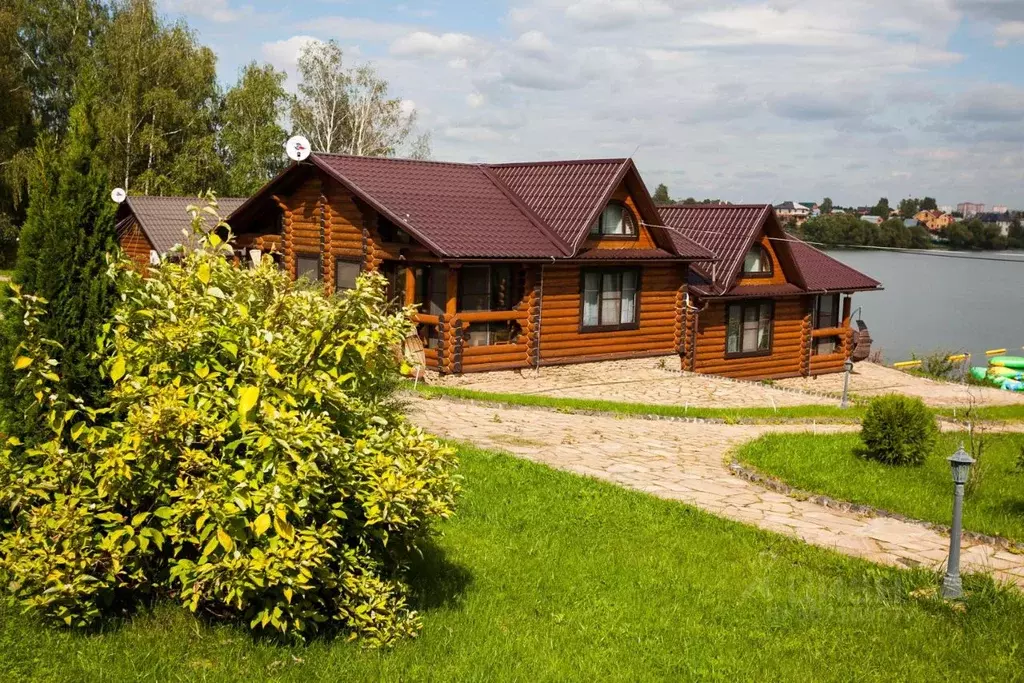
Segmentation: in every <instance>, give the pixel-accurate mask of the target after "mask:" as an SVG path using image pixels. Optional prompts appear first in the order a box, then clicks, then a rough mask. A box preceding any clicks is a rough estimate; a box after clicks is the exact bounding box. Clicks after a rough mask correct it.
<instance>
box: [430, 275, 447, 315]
mask: <svg viewBox="0 0 1024 683" xmlns="http://www.w3.org/2000/svg"><path fill="white" fill-rule="evenodd" d="M447 298H448V268H446V267H445V266H431V267H430V310H429V314H430V315H443V314H444V309H445V302H446V300H447Z"/></svg>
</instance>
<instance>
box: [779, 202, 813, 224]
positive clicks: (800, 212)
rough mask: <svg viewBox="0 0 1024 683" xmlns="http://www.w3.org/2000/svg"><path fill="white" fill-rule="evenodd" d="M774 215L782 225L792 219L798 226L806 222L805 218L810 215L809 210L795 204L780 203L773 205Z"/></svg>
mask: <svg viewBox="0 0 1024 683" xmlns="http://www.w3.org/2000/svg"><path fill="white" fill-rule="evenodd" d="M775 213H776V214H778V216H779V219H780V220H781V221H782V222H783V223H785V222H786V221H789V220H791V219H792V220H795V221H796V223H797V225H799V224H801V223H803V222H804V221H805V220H807V217H808V216H810V215H811V210H810V209H809V208H808V207H806V206H804V205H803V204H800V203H797V202H782V203H781V204H776V205H775Z"/></svg>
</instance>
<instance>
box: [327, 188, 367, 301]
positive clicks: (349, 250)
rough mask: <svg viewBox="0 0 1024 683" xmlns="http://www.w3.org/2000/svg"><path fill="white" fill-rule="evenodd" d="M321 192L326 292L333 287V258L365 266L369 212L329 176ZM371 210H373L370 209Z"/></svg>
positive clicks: (330, 290) (331, 290)
mask: <svg viewBox="0 0 1024 683" xmlns="http://www.w3.org/2000/svg"><path fill="white" fill-rule="evenodd" d="M325 186H326V187H325V192H324V196H323V199H322V201H323V204H324V208H323V211H324V216H325V223H326V224H325V230H324V288H325V289H326V291H327V292H328V293H330V292H333V291H334V271H335V260H336V259H339V258H340V259H343V260H345V261H351V262H353V263H359V264H361V265H362V267H364V268H366V266H367V265H368V261H369V259H366V258H365V249H366V234H365V233H366V232H367V231H368V230H369V229H370V226H368V225H367V224H368V223H370V222H371V220H372V218H373V217H372V216H367V212H364V211H363V209H362V207H360V205H359V204H357V202H356V199H355V197H354V196H352V194H351V193H350V192H349V191H348V190H346V189H345V188H343V187H342V186H341V185H340V184H339V183H338V182H336V181H334V180H328V181H327V182H326V183H325ZM370 213H372V212H370Z"/></svg>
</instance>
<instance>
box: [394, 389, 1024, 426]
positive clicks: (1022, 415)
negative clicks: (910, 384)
mask: <svg viewBox="0 0 1024 683" xmlns="http://www.w3.org/2000/svg"><path fill="white" fill-rule="evenodd" d="M407 384H408V387H409V388H410V389H412V387H413V384H412V383H411V382H409V383H407ZM416 391H418V392H419V393H420V394H421V395H423V396H427V397H429V398H435V397H440V398H456V399H469V400H474V401H486V402H492V403H503V404H506V405H512V406H532V407H539V408H553V409H555V410H564V411H577V412H579V411H582V412H602V413H618V414H620V415H627V416H629V415H634V416H635V415H656V416H659V417H689V418H701V419H710V420H724V421H726V422H762V423H765V422H790V421H794V420H796V421H799V420H803V421H811V420H815V421H818V422H858V423H859V422H860V420H861V419H862V418H863V417H864V413H865V411H866V410H867V403H866V402H861V403H859V404H857V405H852V406H850V407H849V408H846V409H843V408H840V407H839V406H838V400H837V401H836V405H834V406H830V405H805V406H786V407H781V408H778V409H773V408H694V407H685V406H672V405H660V404H649V403H623V402H620V401H603V400H598V399H585V398H556V397H552V396H539V395H536V394H513V393H495V392H488V391H476V390H474V389H462V388H459V387H442V386H435V385H429V384H419V385H417V386H416ZM935 413H936V414H937V415H939V416H941V417H947V418H957V417H962V416H963V411H962V410H954V409H953V408H940V409H938V410H936V411H935ZM975 419H978V420H1024V404H1021V405H1010V406H991V407H983V408H977V409H975Z"/></svg>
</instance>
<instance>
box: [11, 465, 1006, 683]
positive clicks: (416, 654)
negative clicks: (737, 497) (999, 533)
mask: <svg viewBox="0 0 1024 683" xmlns="http://www.w3.org/2000/svg"><path fill="white" fill-rule="evenodd" d="M463 474H464V476H465V495H464V498H463V500H462V504H461V508H460V510H459V514H458V517H457V518H456V519H455V520H453V521H451V522H450V523H447V524H446V525H445V526H444V529H443V531H444V536H443V538H442V539H441V541H440V543H439V546H438V547H437V548H436V549H434V550H433V551H431V552H429V553H427V557H426V559H425V560H424V563H423V565H422V566H421V567H420V568H419V571H420V575H421V579H420V582H419V583H418V589H417V591H418V597H417V602H418V604H419V605H420V607H421V609H422V610H423V613H424V628H423V633H422V635H421V636H420V637H419V638H418V639H416V640H412V641H407V642H403V643H401V644H399V645H398V646H396V647H395V648H393V649H392V650H389V651H384V652H372V651H364V650H361V649H360V648H359V647H358V646H356V645H352V644H348V643H343V642H340V641H336V642H329V643H328V642H319V643H314V644H312V645H310V646H308V647H303V648H292V647H284V646H276V645H273V644H269V643H266V642H256V641H253V639H252V638H251V637H250V636H249V635H248V634H247V633H246V632H245V631H244V630H243V629H239V628H236V627H231V626H209V625H207V624H204V623H203V622H201V621H200V620H197V619H195V618H193V617H191V616H190V615H188V614H187V613H184V612H183V611H182V610H180V609H178V608H176V607H173V606H170V605H168V606H163V607H160V608H158V609H156V610H155V611H154V612H151V613H148V614H146V615H142V616H139V617H137V618H136V619H134V620H132V621H131V622H129V623H127V624H124V625H121V626H119V627H111V628H110V629H109V630H108V631H107V632H104V633H101V634H96V635H91V636H83V635H74V634H70V633H68V632H66V631H62V630H53V629H46V628H42V627H40V626H38V625H36V624H34V623H33V622H32V621H30V620H29V619H28V618H26V617H24V616H20V615H18V614H17V612H16V611H15V610H13V609H11V608H4V610H3V612H2V613H0V648H2V651H3V653H4V656H3V657H2V658H0V680H19V681H22V680H32V679H37V680H38V679H47V680H76V681H77V680H90V681H122V680H132V681H136V680H160V681H164V680H198V679H201V680H205V681H228V680H232V681H234V680H280V681H308V680H353V681H354V680H458V681H491V680H519V681H535V680H536V681H541V680H551V681H554V680H558V681H561V680H586V681H594V680H601V681H605V680H622V681H638V680H665V679H669V680H692V679H694V678H700V679H705V678H715V679H726V680H734V679H743V680H750V679H757V680H812V679H813V680H830V679H831V680H852V679H856V680H887V681H888V680H894V679H903V680H929V679H932V680H934V679H938V678H942V679H946V678H958V679H959V678H968V679H981V678H990V679H993V680H1008V679H1010V678H1013V677H1014V676H1016V675H1019V673H1020V671H1021V670H1022V669H1021V667H1022V665H1024V661H1022V657H1024V655H1022V654H1021V653H1022V652H1024V633H1022V632H1021V630H1020V624H1021V623H1022V622H1024V599H1022V597H1021V596H1020V595H1019V594H1017V593H1014V592H1010V591H1006V590H999V589H996V588H994V587H993V586H992V584H991V583H990V582H988V581H985V580H982V579H973V578H969V579H968V582H967V583H968V587H969V588H970V589H972V594H971V595H970V597H969V600H968V603H967V609H966V611H965V612H964V613H960V612H958V611H956V610H953V609H950V608H949V607H947V606H946V605H945V604H943V603H941V602H939V601H937V600H934V599H927V598H914V597H911V596H910V593H911V592H912V591H914V590H915V589H918V588H921V587H925V586H934V585H936V584H937V581H938V579H937V577H935V576H933V575H930V574H927V573H923V572H919V571H918V572H910V571H900V570H896V569H890V568H882V567H878V566H874V565H871V564H869V563H866V562H862V561H857V560H852V559H849V558H844V557H841V556H839V555H836V554H834V553H831V552H828V551H825V550H822V549H818V548H813V547H810V546H807V545H804V544H802V543H800V542H798V541H794V540H790V539H785V538H782V537H780V536H776V535H773V534H769V533H765V532H761V531H758V530H755V529H753V528H749V527H745V526H742V525H739V524H736V523H732V522H728V521H725V520H722V519H719V518H716V517H713V516H710V515H707V514H704V513H701V512H698V511H696V510H694V509H692V508H688V507H685V506H683V505H679V504H676V503H673V502H670V501H664V500H660V499H656V498H653V497H649V496H647V495H644V494H641V493H637V492H631V491H626V490H624V489H620V488H617V487H614V486H611V485H608V484H604V483H600V482H597V481H594V480H589V479H585V478H581V477H577V476H574V475H570V474H566V473H561V472H556V471H553V470H550V469H547V468H545V467H542V466H539V465H536V464H532V463H529V462H524V461H520V460H516V459H514V458H511V457H509V456H504V455H500V454H493V453H487V452H480V451H475V450H468V449H463ZM426 596H429V597H426Z"/></svg>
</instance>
